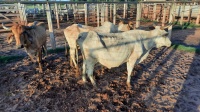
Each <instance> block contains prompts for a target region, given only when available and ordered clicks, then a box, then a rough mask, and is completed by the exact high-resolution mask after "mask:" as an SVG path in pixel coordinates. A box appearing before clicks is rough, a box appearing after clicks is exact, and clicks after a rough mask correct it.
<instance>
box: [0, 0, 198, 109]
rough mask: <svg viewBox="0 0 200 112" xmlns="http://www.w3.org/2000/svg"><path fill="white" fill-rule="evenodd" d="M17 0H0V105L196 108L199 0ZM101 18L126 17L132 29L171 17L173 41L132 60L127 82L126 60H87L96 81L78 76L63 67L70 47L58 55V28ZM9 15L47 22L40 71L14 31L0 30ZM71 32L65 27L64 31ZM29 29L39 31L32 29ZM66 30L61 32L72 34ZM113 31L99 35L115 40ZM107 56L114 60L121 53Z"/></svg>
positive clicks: (73, 69)
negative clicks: (93, 62) (104, 62)
mask: <svg viewBox="0 0 200 112" xmlns="http://www.w3.org/2000/svg"><path fill="white" fill-rule="evenodd" d="M9 1H11V0H9ZM18 1H19V2H8V0H5V2H2V1H0V21H1V22H0V49H1V50H0V112H25V111H27V112H96V111H98V112H135V111H137V112H200V94H199V92H200V70H199V69H200V25H198V24H199V19H198V18H199V11H200V7H199V2H200V1H192V2H179V1H176V2H172V1H168V2H158V1H156V2H147V1H145V2H143V1H142V2H120V3H118V2H101V3H100V2H64V1H58V0H57V1H52V0H49V2H43V1H36V0H35V1H36V2H34V1H31V2H25V0H23V1H22V0H21V2H20V0H18ZM26 1H27V0H26ZM29 1H30V0H29ZM104 1H105V0H104ZM138 9H140V10H138ZM86 13H87V15H86ZM164 15H165V16H164ZM172 15H173V16H172ZM163 16H164V17H163ZM97 18H98V19H97ZM107 20H108V21H110V22H112V23H115V24H116V25H118V26H119V25H120V20H128V21H129V20H130V21H133V22H134V24H135V27H136V24H137V26H138V27H139V28H138V29H140V28H146V27H148V26H149V25H152V24H153V23H157V24H159V25H163V26H165V25H167V23H170V22H171V20H172V21H173V22H174V24H173V31H172V32H171V33H172V34H171V38H170V40H171V42H172V45H171V46H170V47H161V48H153V49H151V51H149V54H148V56H147V58H146V59H144V60H143V62H141V63H140V64H136V65H134V68H133V70H132V72H131V73H132V74H131V81H130V85H131V88H128V87H127V84H126V81H127V75H128V73H130V72H128V70H127V64H126V63H123V64H122V65H120V66H119V67H113V68H111V69H109V68H107V67H105V66H103V65H101V64H100V65H96V66H94V69H93V77H94V79H95V82H96V88H95V87H93V86H92V83H91V81H90V79H89V77H87V78H86V80H87V82H86V83H84V82H83V80H82V77H81V75H79V76H78V77H76V71H77V70H76V67H74V66H70V58H69V57H70V55H69V54H70V53H67V57H66V55H65V48H64V47H65V45H67V44H66V42H68V41H66V40H67V39H66V38H65V35H64V31H65V29H66V27H68V26H70V25H72V24H74V23H77V24H76V25H78V26H83V25H84V24H87V25H88V26H86V27H91V26H95V27H96V26H100V28H101V27H102V26H103V25H102V22H104V21H107ZM11 21H14V22H19V23H21V24H25V25H26V24H27V23H29V22H33V21H42V22H45V26H46V28H47V29H46V31H42V32H43V33H46V34H47V35H48V36H47V48H48V50H47V51H48V54H47V55H46V56H44V57H43V58H42V62H41V63H42V69H43V73H41V72H39V68H38V64H37V63H35V64H34V63H33V62H32V61H31V59H30V58H29V57H28V54H27V53H26V52H25V50H26V49H25V48H22V49H16V43H17V41H16V39H15V38H13V42H11V43H10V44H8V42H7V41H8V39H9V38H8V37H9V35H10V34H12V32H8V31H6V30H4V29H3V28H2V26H3V25H2V23H4V25H5V26H7V27H10V26H11V25H13V23H12V22H11ZM105 23H106V22H105ZM112 23H111V24H112ZM81 24H83V25H81ZM181 24H182V25H181ZM188 24H189V26H187V25H188ZM14 25H16V24H14ZM170 25H171V24H170ZM190 25H192V26H190ZM193 25H194V26H193ZM72 26H74V25H72ZM112 26H114V25H113V24H112ZM114 27H116V26H114ZM185 27H186V28H185ZM4 28H5V27H4ZM27 28H30V27H27ZM32 28H34V29H36V28H35V27H31V29H32ZM68 28H70V27H68ZM97 28H99V27H97ZM70 29H73V28H70ZM104 29H106V28H104ZM28 30H29V29H28ZM106 31H108V30H106ZM135 31H136V32H137V31H139V30H135ZM135 31H134V30H132V31H130V32H135ZM140 31H141V30H140ZM144 32H152V31H144ZM75 33H76V31H75V30H72V33H71V34H75ZM124 33H126V32H124ZM124 33H122V34H124ZM35 34H39V35H41V33H39V32H38V33H37V32H36V33H35ZM71 34H68V35H69V36H70V37H72V35H71ZM154 34H155V33H154ZM109 35H110V33H109ZM117 35H118V36H111V37H109V36H105V37H104V38H103V39H106V40H108V41H109V42H117V41H118V40H119V39H118V38H116V37H120V35H121V33H117ZM138 35H141V33H140V34H138ZM146 35H149V34H146ZM146 35H144V36H146ZM21 36H28V35H21ZM33 36H34V35H33ZM33 36H30V38H29V39H28V40H26V41H30V43H31V44H32V45H33V44H35V42H33V41H32V37H33ZM136 36H137V35H136ZM165 36H166V35H165ZM34 37H35V36H34ZM45 37H46V36H45ZM94 37H95V36H94ZM102 37H103V36H102ZM127 37H131V36H127ZM10 39H12V38H10ZM96 39H98V38H96ZM96 39H88V40H91V41H88V43H90V45H91V46H92V47H93V46H94V47H95V46H99V45H98V44H97V42H99V41H97V40H96ZM110 39H112V40H113V41H110ZM20 40H21V39H20ZM39 40H41V39H39ZM116 40H117V41H116ZM92 41H96V42H92ZM100 41H101V39H100ZM22 42H23V40H22ZM24 42H25V41H24ZM159 42H160V43H162V41H159ZM104 43H105V44H106V45H108V44H109V43H107V42H105V41H104V42H103V44H104ZM129 43H134V41H130V40H128V42H126V43H125V44H126V45H125V46H127V45H128V44H129ZM103 44H102V45H103ZM148 44H149V43H148ZM150 44H151V43H150ZM68 45H70V44H69V43H68ZM100 45H101V44H100ZM140 45H142V44H140ZM91 46H90V47H89V48H91ZM109 46H110V45H109ZM112 46H113V45H112ZM144 46H145V45H144ZM52 47H56V49H52ZM68 48H71V46H69V47H68ZM79 48H81V47H79ZM107 48H109V47H107ZM116 48H119V47H116ZM138 48H141V46H137V47H135V49H136V50H138ZM91 49H92V48H91ZM97 49H99V48H97ZM126 49H127V50H128V49H131V48H130V47H128V48H126ZM126 49H125V50H126ZM112 50H113V49H108V50H107V51H112ZM125 50H124V49H119V50H117V51H113V53H112V54H114V53H123V54H124V51H125ZM93 51H94V50H92V52H93ZM104 51H106V50H104ZM81 52H82V51H81V50H80V49H78V60H77V63H78V67H79V68H80V69H82V65H83V64H84V56H83V55H81V54H82V53H81ZM97 52H100V51H97ZM129 53H130V52H129ZM88 54H90V53H88ZM102 54H103V56H98V57H105V56H106V55H107V54H108V53H102ZM130 54H131V53H130ZM133 54H134V53H133ZM136 54H137V53H136ZM107 57H109V56H107ZM110 57H111V58H112V59H114V58H116V57H122V56H120V55H117V56H110ZM109 60H110V59H109ZM109 60H108V61H109ZM88 65H89V64H88ZM80 71H82V70H80ZM87 71H88V70H87Z"/></svg>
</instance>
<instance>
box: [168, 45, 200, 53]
mask: <svg viewBox="0 0 200 112" xmlns="http://www.w3.org/2000/svg"><path fill="white" fill-rule="evenodd" d="M171 48H173V49H176V50H181V51H185V52H195V53H200V49H199V48H195V47H191V46H185V45H180V44H173V45H172V46H171Z"/></svg>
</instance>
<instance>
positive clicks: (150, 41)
mask: <svg viewBox="0 0 200 112" xmlns="http://www.w3.org/2000/svg"><path fill="white" fill-rule="evenodd" d="M166 34H167V32H166V31H165V30H163V29H162V28H161V27H155V29H154V30H151V31H144V30H130V31H126V32H123V33H97V32H94V31H89V32H84V33H81V34H80V35H79V38H78V40H77V43H78V45H79V46H80V48H81V51H82V55H83V59H84V61H83V68H82V69H83V70H82V75H83V76H82V78H83V81H84V82H86V76H85V75H86V73H87V75H88V77H89V78H90V81H91V82H92V84H93V86H96V83H95V80H94V79H93V71H94V65H95V64H96V63H97V62H99V63H100V64H102V65H103V66H105V67H107V68H112V67H118V66H120V65H121V64H123V63H127V70H128V78H127V85H128V87H131V85H130V80H131V77H130V76H131V73H132V70H133V67H134V65H135V64H138V63H141V62H142V61H143V60H144V59H146V58H147V56H148V54H149V52H150V50H151V49H152V48H154V47H157V48H159V47H162V46H167V47H169V46H171V41H170V40H169V38H167V37H166Z"/></svg>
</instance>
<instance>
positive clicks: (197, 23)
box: [196, 8, 200, 25]
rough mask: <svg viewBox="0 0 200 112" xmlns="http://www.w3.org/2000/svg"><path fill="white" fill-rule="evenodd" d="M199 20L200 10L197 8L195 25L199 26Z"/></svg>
mask: <svg viewBox="0 0 200 112" xmlns="http://www.w3.org/2000/svg"><path fill="white" fill-rule="evenodd" d="M199 18H200V8H199V11H198V15H197V19H196V25H199Z"/></svg>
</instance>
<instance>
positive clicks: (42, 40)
mask: <svg viewBox="0 0 200 112" xmlns="http://www.w3.org/2000/svg"><path fill="white" fill-rule="evenodd" d="M29 25H31V26H28V25H27V26H25V25H22V24H18V23H13V25H12V27H10V28H8V27H6V26H4V23H2V26H3V28H4V29H6V30H10V31H12V33H10V34H9V35H8V36H7V40H8V43H11V42H12V40H13V37H15V41H16V48H17V49H20V48H25V50H26V52H27V54H28V55H29V57H30V59H31V61H32V62H35V60H34V57H35V56H36V58H37V62H38V63H39V72H41V73H42V72H43V70H42V63H41V62H42V49H44V51H45V54H46V55H47V48H46V39H47V35H46V30H45V28H44V23H41V22H39V23H37V22H34V23H32V24H29Z"/></svg>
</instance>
